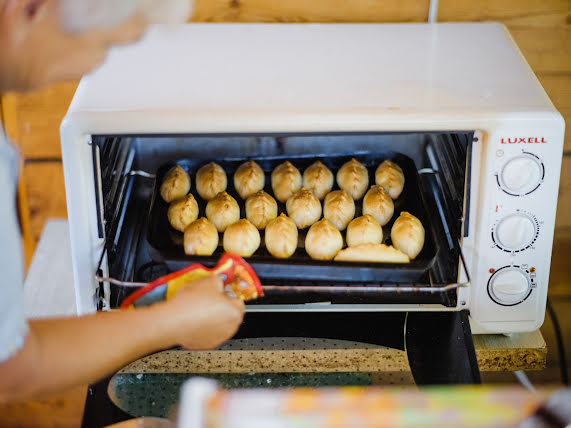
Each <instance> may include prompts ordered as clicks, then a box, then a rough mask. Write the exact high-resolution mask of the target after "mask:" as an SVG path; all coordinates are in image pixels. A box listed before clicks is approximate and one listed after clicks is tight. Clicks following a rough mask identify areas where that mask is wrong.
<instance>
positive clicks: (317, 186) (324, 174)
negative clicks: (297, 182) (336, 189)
mask: <svg viewBox="0 0 571 428" xmlns="http://www.w3.org/2000/svg"><path fill="white" fill-rule="evenodd" d="M334 181H335V177H334V176H333V173H332V172H331V170H330V169H329V168H327V167H326V166H325V165H323V163H322V162H321V161H316V162H314V163H312V164H311V165H310V166H308V167H307V168H306V169H305V171H303V183H302V184H303V187H305V188H307V189H309V190H311V191H312V192H313V194H314V195H315V196H317V199H319V200H320V201H321V200H323V198H324V197H325V195H327V193H329V192H330V191H331V189H332V188H333V184H334Z"/></svg>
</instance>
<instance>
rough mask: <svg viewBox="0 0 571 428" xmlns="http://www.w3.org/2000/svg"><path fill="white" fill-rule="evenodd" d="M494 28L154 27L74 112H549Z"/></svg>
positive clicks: (87, 85)
mask: <svg viewBox="0 0 571 428" xmlns="http://www.w3.org/2000/svg"><path fill="white" fill-rule="evenodd" d="M553 110H554V108H553V106H552V105H551V103H550V101H549V99H548V98H547V96H546V95H545V93H544V91H543V89H542V88H541V86H540V85H539V84H538V83H537V80H536V79H535V77H534V76H533V73H532V72H531V70H530V68H529V67H528V66H527V64H526V63H525V60H524V59H523V57H522V56H521V54H520V53H519V51H518V49H517V48H516V47H515V45H514V44H513V42H512V40H511V38H510V36H509V34H508V33H507V30H505V29H504V27H503V26H501V25H499V24H495V23H472V24H382V25H380V24H214V25H212V24H188V25H180V26H170V27H168V26H157V27H154V28H152V29H151V30H150V31H149V33H148V34H147V35H146V36H145V38H144V39H143V40H142V41H141V42H139V43H137V44H135V45H133V46H129V47H120V48H116V49H115V50H113V51H112V52H111V54H110V55H109V58H108V59H107V61H106V63H105V64H104V65H103V66H102V67H100V68H99V69H97V70H96V71H95V72H93V73H92V74H91V75H89V76H87V77H85V78H84V79H83V80H82V83H81V85H80V87H79V89H78V92H77V94H76V97H75V99H74V101H73V103H72V106H71V109H70V111H72V112H78V111H79V112H118V111H127V112H137V113H140V112H145V111H148V112H154V113H155V114H156V113H157V112H158V113H160V112H163V111H164V112H171V113H172V112H173V111H185V112H200V113H202V114H210V115H214V116H216V115H221V114H222V115H232V114H235V113H236V112H264V113H266V114H276V115H283V114H286V115H287V114H290V115H291V114H295V115H314V114H318V115H323V116H325V115H327V113H333V114H345V115H353V116H356V117H358V115H361V114H376V115H378V114H382V115H387V116H391V115H392V116H394V115H402V114H403V113H405V114H407V113H408V114H415V113H416V114H418V113H421V114H448V113H450V114H455V115H458V114H464V115H468V114H473V113H485V114H490V113H493V112H516V113H517V112H537V111H553Z"/></svg>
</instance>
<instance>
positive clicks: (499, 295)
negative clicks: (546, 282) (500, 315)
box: [488, 266, 531, 306]
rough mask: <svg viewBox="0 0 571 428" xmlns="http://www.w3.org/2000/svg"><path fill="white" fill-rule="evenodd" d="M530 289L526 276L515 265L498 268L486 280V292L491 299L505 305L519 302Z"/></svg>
mask: <svg viewBox="0 0 571 428" xmlns="http://www.w3.org/2000/svg"><path fill="white" fill-rule="evenodd" d="M530 290H531V288H530V286H529V280H528V278H527V276H526V275H525V273H524V272H523V271H522V270H521V269H520V268H518V267H515V266H510V267H504V268H501V269H498V270H497V271H496V272H495V273H494V274H493V275H492V277H491V278H490V281H489V282H488V293H489V295H490V297H491V298H492V300H493V301H494V302H496V303H498V304H500V305H505V306H511V305H517V304H518V303H521V302H522V301H523V300H524V299H525V298H526V297H527V296H528V295H529V292H530Z"/></svg>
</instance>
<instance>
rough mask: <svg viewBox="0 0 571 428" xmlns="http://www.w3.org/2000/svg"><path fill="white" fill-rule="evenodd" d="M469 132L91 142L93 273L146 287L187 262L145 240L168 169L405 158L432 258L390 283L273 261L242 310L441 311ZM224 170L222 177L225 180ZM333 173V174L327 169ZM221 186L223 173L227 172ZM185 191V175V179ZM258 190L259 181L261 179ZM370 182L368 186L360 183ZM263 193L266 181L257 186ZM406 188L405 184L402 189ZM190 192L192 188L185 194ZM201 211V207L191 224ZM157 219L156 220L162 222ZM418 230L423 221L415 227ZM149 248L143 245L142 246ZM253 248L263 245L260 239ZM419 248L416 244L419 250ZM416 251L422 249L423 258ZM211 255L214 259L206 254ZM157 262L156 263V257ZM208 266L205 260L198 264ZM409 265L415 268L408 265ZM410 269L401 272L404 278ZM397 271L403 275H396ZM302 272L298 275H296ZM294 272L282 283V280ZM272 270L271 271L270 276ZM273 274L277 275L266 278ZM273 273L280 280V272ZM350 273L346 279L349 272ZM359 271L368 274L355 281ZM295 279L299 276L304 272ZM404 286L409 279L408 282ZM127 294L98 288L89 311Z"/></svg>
mask: <svg viewBox="0 0 571 428" xmlns="http://www.w3.org/2000/svg"><path fill="white" fill-rule="evenodd" d="M473 135H474V133H473V132H470V131H466V132H454V133H434V132H431V133H428V132H426V133H421V132H416V133H345V134H271V135H269V134H264V135H229V134H216V135H214V134H211V135H156V136H155V135H146V136H140V135H94V136H92V139H91V147H92V150H93V170H94V177H95V183H96V189H95V195H96V203H97V212H98V233H99V237H100V238H105V248H104V250H103V253H102V254H101V258H100V267H99V269H98V272H97V273H96V274H97V275H102V270H101V265H102V263H106V264H107V266H108V275H107V276H109V277H111V278H114V279H117V280H119V281H128V282H150V281H152V280H154V279H156V278H158V277H161V276H163V275H165V274H167V273H169V272H172V271H173V270H176V269H179V268H182V267H183V266H184V265H185V264H190V263H191V262H193V261H194V260H192V259H189V258H186V259H185V257H184V254H183V255H182V257H166V256H165V257H162V258H160V259H158V258H157V256H156V245H155V242H149V237H151V238H152V236H153V234H152V233H149V228H151V230H152V227H153V224H152V223H153V222H155V220H154V218H153V210H154V209H155V207H154V205H153V204H154V202H155V201H154V199H155V191H156V187H157V183H158V182H159V180H160V176H161V171H163V173H164V169H165V166H167V165H170V164H173V162H181V160H185V161H186V162H191V163H192V164H193V165H194V164H195V165H202V164H205V163H207V162H210V161H217V162H221V163H223V164H224V165H230V166H231V165H233V164H235V163H236V162H241V161H243V160H247V159H255V160H256V161H258V162H262V163H267V164H268V165H269V166H271V165H273V163H272V162H274V163H275V162H277V161H278V160H287V159H291V160H292V163H294V165H296V166H297V167H298V168H299V169H300V171H301V172H303V167H304V166H306V163H307V162H310V161H311V162H312V161H314V160H317V159H320V160H322V159H323V160H324V162H326V161H329V162H334V160H335V159H344V158H350V157H353V156H355V157H358V158H359V160H360V161H363V162H366V161H367V160H370V161H371V162H376V160H377V159H380V158H383V157H385V158H386V157H390V156H396V158H397V159H399V157H401V159H408V160H410V163H411V165H412V168H413V169H414V171H413V172H414V174H415V177H416V180H418V183H417V184H415V185H416V186H417V187H415V189H413V191H414V192H417V193H418V195H417V196H418V201H421V202H422V206H423V208H424V210H425V216H426V221H427V222H428V223H429V224H428V225H427V224H424V225H425V228H427V226H428V228H429V230H427V239H431V240H433V241H431V242H430V245H433V246H434V248H433V250H434V257H433V259H431V260H430V264H429V265H428V264H427V265H426V268H425V269H424V270H423V271H421V272H420V273H417V274H415V275H413V276H411V275H410V272H407V271H405V275H399V274H397V273H396V270H398V269H399V267H397V266H388V265H387V266H384V271H383V270H378V267H375V268H376V269H377V270H375V269H372V270H367V268H365V267H354V268H350V269H349V270H346V271H345V274H343V275H336V274H335V272H334V269H336V268H337V267H336V266H333V264H334V262H330V263H331V264H332V265H331V267H332V268H333V269H328V268H327V266H324V269H322V270H321V272H323V274H322V275H317V276H313V275H312V274H311V272H314V271H315V269H314V270H313V271H311V265H312V262H311V261H310V260H308V261H306V262H304V261H303V260H290V261H284V262H281V264H280V265H279V267H280V269H281V270H280V269H278V270H276V269H271V268H268V266H270V267H272V266H271V264H270V265H268V264H267V263H266V264H263V263H265V262H264V261H263V260H262V259H263V257H261V258H260V260H255V259H253V260H252V263H254V262H259V263H261V264H260V265H259V266H260V268H259V272H258V274H259V276H260V279H261V281H262V284H264V285H267V284H271V285H272V287H271V288H272V289H273V291H272V292H271V293H266V296H265V297H264V298H262V299H259V300H258V301H256V302H255V303H252V305H260V304H264V305H267V304H299V303H312V302H328V303H331V304H340V303H345V304H347V303H349V304H367V303H386V304H441V305H444V306H448V307H454V306H456V294H457V292H456V289H455V288H453V287H452V288H450V287H448V288H446V287H445V286H446V285H449V284H454V283H457V281H458V276H459V275H458V271H459V269H460V266H461V263H460V261H461V250H460V242H461V239H462V236H468V234H469V233H470V219H469V217H468V213H469V202H470V187H469V183H470V166H471V163H470V156H471V148H472V141H473ZM228 172H229V171H227V173H228ZM333 172H334V173H335V171H333ZM228 177H229V180H228V182H229V185H230V183H231V182H232V175H231V173H228ZM191 179H192V182H193V188H194V177H191ZM266 181H267V182H268V180H266ZM370 184H374V182H373V183H370ZM267 185H268V183H267ZM405 186H406V185H405ZM191 191H192V190H191ZM203 215H204V212H203V210H202V209H201V211H200V216H203ZM165 221H166V220H165ZM423 223H424V222H423ZM151 241H152V239H151ZM262 241H263V239H262ZM425 246H426V244H425ZM423 251H424V250H423ZM215 255H216V253H215ZM163 256H164V255H163ZM204 264H205V265H212V264H213V259H212V260H206V259H205V260H204ZM417 265H418V263H417ZM413 266H414V263H412V264H411V266H410V267H408V269H409V270H412V268H413ZM405 269H407V268H405ZM304 270H306V272H304ZM294 271H295V272H298V274H296V275H292V274H291V273H292V272H294ZM272 272H274V273H273V274H272ZM276 272H277V273H276ZM280 272H281V273H280ZM351 272H354V275H352V274H351ZM366 272H369V273H368V274H367V275H365V273H366ZM304 273H305V274H304ZM411 278H412V279H411ZM133 291H134V287H125V286H121V285H114V284H110V283H109V282H102V283H100V285H99V289H98V292H97V295H96V298H97V299H98V308H100V309H102V308H116V307H119V306H120V304H121V303H122V301H123V300H124V299H125V297H126V296H128V295H129V294H130V293H131V292H133Z"/></svg>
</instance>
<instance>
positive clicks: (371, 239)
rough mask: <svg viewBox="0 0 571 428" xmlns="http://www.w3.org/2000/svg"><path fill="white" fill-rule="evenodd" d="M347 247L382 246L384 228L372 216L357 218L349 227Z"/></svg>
mask: <svg viewBox="0 0 571 428" xmlns="http://www.w3.org/2000/svg"><path fill="white" fill-rule="evenodd" d="M345 239H346V241H347V245H348V246H350V247H354V246H356V245H360V244H380V243H381V242H383V228H382V227H381V225H380V224H379V222H378V221H377V220H375V217H373V216H372V215H370V214H365V215H362V216H361V217H357V218H356V219H355V220H353V221H351V223H349V226H347V236H346V237H345Z"/></svg>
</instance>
